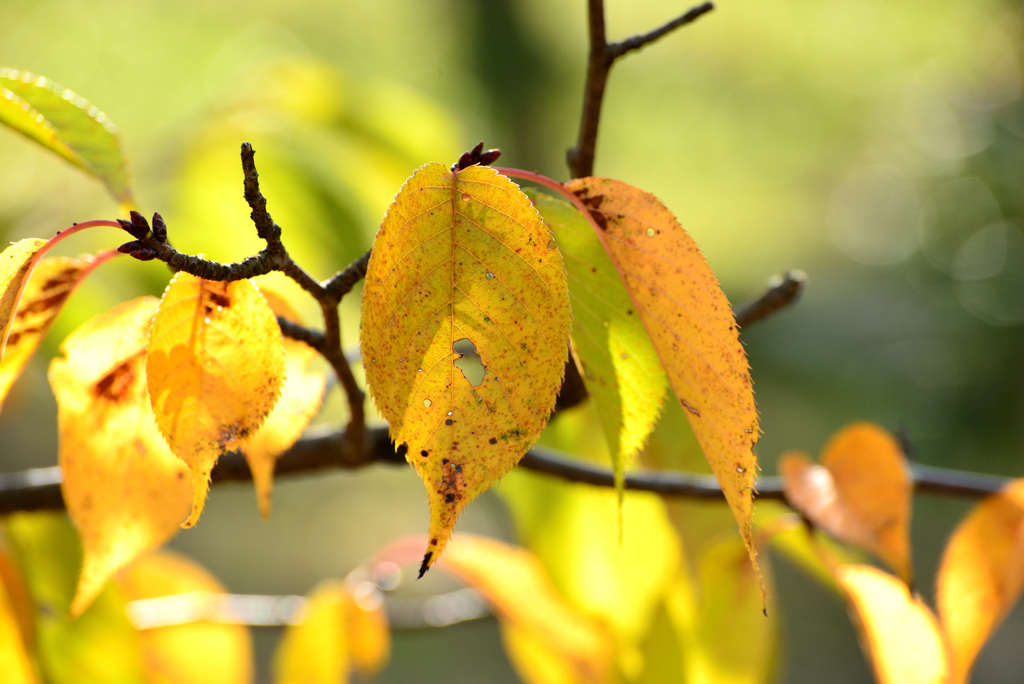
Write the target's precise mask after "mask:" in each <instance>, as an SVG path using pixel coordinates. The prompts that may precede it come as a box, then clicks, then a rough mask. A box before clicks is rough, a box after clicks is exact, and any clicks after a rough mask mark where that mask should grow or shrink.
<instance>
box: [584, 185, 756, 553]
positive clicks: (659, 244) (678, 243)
mask: <svg viewBox="0 0 1024 684" xmlns="http://www.w3.org/2000/svg"><path fill="white" fill-rule="evenodd" d="M565 188H566V190H568V191H570V192H572V193H574V194H575V195H576V196H577V198H579V200H580V201H581V202H582V203H583V205H584V206H585V207H586V208H587V210H588V211H589V212H590V214H591V216H592V217H593V220H594V222H595V224H596V228H597V231H596V232H597V235H598V237H599V238H600V239H601V242H602V243H603V244H604V247H605V250H606V251H607V252H608V254H610V255H611V257H612V260H613V261H614V262H615V265H616V267H617V268H618V270H619V275H620V276H621V278H622V282H623V283H624V284H625V286H626V289H627V290H628V291H629V295H630V297H631V298H632V300H633V304H634V305H635V306H636V311H637V313H638V314H639V316H640V320H641V321H643V324H644V327H645V328H646V329H647V333H648V335H649V336H650V339H651V342H652V343H653V344H654V348H655V350H656V351H657V353H658V356H659V357H660V358H661V362H662V365H663V366H664V368H665V371H666V372H667V374H668V382H669V385H670V386H671V387H672V389H673V390H674V391H675V393H676V397H677V398H678V399H679V403H680V404H681V405H682V407H683V408H684V409H686V417H687V419H689V421H690V425H691V426H692V427H693V432H694V434H695V435H696V437H697V441H698V442H700V445H701V448H702V449H703V450H704V455H705V456H706V457H707V459H708V462H709V463H710V464H711V468H712V470H713V471H714V473H715V476H716V477H717V478H718V482H719V483H720V484H721V486H722V491H723V492H724V493H725V498H726V501H728V502H729V507H730V508H731V509H732V511H733V514H734V515H735V516H736V521H737V522H738V523H739V527H740V534H741V535H742V537H743V540H744V542H745V543H746V546H747V551H748V553H749V554H750V558H751V562H753V563H755V565H756V556H757V552H756V550H755V549H754V545H753V541H752V537H751V516H752V514H753V497H752V495H753V486H754V474H755V470H756V469H757V459H756V457H755V456H754V452H753V448H752V447H753V445H754V444H755V443H756V442H757V439H758V435H759V431H758V420H757V410H756V408H755V406H754V389H753V385H752V384H751V381H750V371H749V367H748V365H747V356H746V353H745V351H744V349H743V345H742V344H740V341H739V331H738V330H737V326H736V321H735V319H734V317H733V314H732V309H731V308H730V306H729V301H728V300H727V299H726V297H725V294H723V293H722V289H721V287H720V286H719V284H718V280H717V279H716V278H715V274H714V273H712V271H711V268H710V267H709V266H708V264H707V262H706V261H705V260H704V256H703V255H702V254H701V253H700V250H699V249H698V248H697V245H696V243H694V241H693V238H691V237H690V235H689V234H688V233H687V232H686V231H685V230H684V229H683V227H682V226H680V225H679V222H678V221H677V220H676V218H675V216H673V215H672V212H670V211H669V210H668V209H667V208H666V207H665V206H664V205H663V204H662V203H661V201H660V200H658V198H656V197H655V196H654V195H651V194H650V193H647V192H644V191H643V190H640V189H639V188H635V187H633V186H631V185H627V184H626V183H623V182H621V181H616V180H612V179H608V178H593V177H592V178H581V179H577V180H574V181H571V182H569V183H567V184H566V186H565Z"/></svg>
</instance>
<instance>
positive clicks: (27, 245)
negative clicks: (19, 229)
mask: <svg viewBox="0 0 1024 684" xmlns="http://www.w3.org/2000/svg"><path fill="white" fill-rule="evenodd" d="M46 244H47V243H46V240H40V239H39V238H27V239H25V240H21V241H19V242H15V243H14V244H13V245H11V246H10V247H8V248H7V249H5V250H4V251H3V252H0V359H2V358H3V356H4V351H5V349H6V347H7V338H8V336H9V335H10V332H11V326H12V325H13V323H14V317H15V314H16V313H17V310H18V302H20V301H21V293H22V290H23V289H24V287H25V284H26V282H27V281H28V278H29V276H31V275H32V269H33V267H34V263H33V259H34V258H35V256H36V254H37V253H38V252H39V251H40V250H42V249H43V247H44V246H45V245H46Z"/></svg>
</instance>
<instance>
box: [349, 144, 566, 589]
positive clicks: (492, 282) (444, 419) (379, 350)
mask: <svg viewBox="0 0 1024 684" xmlns="http://www.w3.org/2000/svg"><path fill="white" fill-rule="evenodd" d="M362 316H363V317H362V326H361V327H362V335H361V338H362V351H363V365H364V366H365V368H366V376H367V382H368V384H369V386H370V389H371V390H372V392H373V395H374V398H375V399H376V402H377V407H378V408H379V409H380V411H381V413H382V414H383V415H384V417H385V418H386V419H387V420H388V422H389V423H390V429H391V436H392V438H393V439H394V441H395V442H396V443H397V444H402V443H405V444H407V445H408V447H409V450H408V455H407V458H408V460H409V461H410V463H412V464H413V465H414V466H415V468H416V470H417V471H418V472H419V474H420V477H421V478H423V481H424V483H425V484H426V487H427V494H428V496H429V498H430V509H431V518H430V520H431V522H430V537H429V539H430V541H429V543H428V546H427V552H426V555H425V556H424V559H423V565H422V570H423V571H426V569H427V568H429V567H430V565H431V564H432V563H433V562H434V561H435V560H436V559H437V557H438V556H439V555H440V553H441V551H442V550H443V549H444V546H445V544H447V543H448V539H449V537H450V535H451V532H452V528H453V527H454V526H455V521H456V519H457V518H458V515H459V513H460V512H461V511H462V509H463V508H465V506H466V505H467V504H468V503H469V501H470V500H471V499H473V498H474V497H475V496H477V495H478V494H480V493H481V492H483V491H484V490H486V489H487V488H488V487H490V486H491V485H492V484H494V483H495V482H496V481H497V480H498V479H499V478H500V477H501V476H502V475H504V474H505V473H506V472H508V471H509V470H510V469H511V468H512V467H513V466H514V465H515V464H516V463H518V462H519V459H520V458H522V456H523V454H524V453H526V451H527V449H529V447H530V446H531V445H532V444H533V443H534V442H535V441H536V439H537V437H538V436H539V435H540V432H541V430H542V429H543V428H544V425H545V424H546V423H547V420H548V416H549V414H550V412H551V409H552V408H553V407H554V403H555V394H556V393H557V391H558V388H559V386H560V384H561V380H562V374H563V371H564V364H565V359H566V354H567V351H568V340H569V323H570V318H569V303H568V293H567V290H566V280H565V268H564V266H563V264H562V258H561V256H560V255H559V252H558V250H557V249H556V248H555V243H554V240H552V239H551V234H550V232H549V231H548V229H547V227H546V226H545V225H544V223H543V222H542V221H541V219H540V216H539V215H538V214H537V210H536V209H534V208H533V205H532V204H530V201H529V200H528V199H527V198H526V196H525V195H523V194H522V193H521V192H520V191H519V189H518V188H517V187H516V186H515V185H514V184H512V182H511V181H509V180H508V179H507V178H505V177H503V176H500V175H499V174H498V173H497V172H496V171H494V170H493V169H489V168H484V167H479V166H471V167H469V168H468V169H465V170H462V171H458V172H450V171H448V170H447V169H446V168H445V167H443V166H442V165H440V164H427V165H426V166H423V167H422V168H420V169H419V170H418V171H416V173H415V174H413V176H412V177H411V178H410V179H409V180H408V181H407V182H406V184H405V186H404V187H403V188H402V189H401V191H399V193H398V196H397V197H396V198H395V202H394V204H392V205H391V208H390V209H388V213H387V215H386V216H385V218H384V222H383V224H382V225H381V230H380V233H378V235H377V238H376V240H375V242H374V248H373V257H372V258H371V259H370V264H369V269H368V271H367V275H366V281H365V285H364V289H363V308H362ZM463 339H466V340H468V341H469V342H470V343H472V345H473V346H474V347H475V349H476V351H477V353H478V354H479V356H480V360H481V363H482V364H483V367H484V377H483V379H482V380H481V381H480V382H479V383H478V384H477V385H474V384H473V383H471V382H470V380H469V379H467V378H466V376H465V375H464V374H463V372H462V370H461V369H460V367H458V366H457V365H456V363H455V362H456V360H457V359H459V358H460V356H461V354H460V353H458V352H456V351H455V350H454V344H455V343H456V342H459V341H460V340H463Z"/></svg>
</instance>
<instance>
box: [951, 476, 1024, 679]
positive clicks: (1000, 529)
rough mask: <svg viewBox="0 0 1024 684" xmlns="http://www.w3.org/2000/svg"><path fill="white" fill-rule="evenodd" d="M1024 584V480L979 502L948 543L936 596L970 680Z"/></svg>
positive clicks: (962, 673)
mask: <svg viewBox="0 0 1024 684" xmlns="http://www.w3.org/2000/svg"><path fill="white" fill-rule="evenodd" d="M1022 588H1024V480H1017V481H1015V482H1013V483H1012V484H1010V485H1009V486H1007V487H1006V488H1005V489H1004V490H1003V491H1002V492H1000V493H999V494H995V495H993V496H990V497H989V498H987V499H985V500H984V501H982V502H981V503H980V504H978V505H977V506H976V507H975V508H974V510H973V511H971V513H970V515H968V516H967V518H966V519H965V520H964V521H963V522H962V523H960V526H959V527H958V528H957V530H956V532H954V533H953V537H952V539H950V540H949V543H948V544H947V545H946V550H945V553H944V554H943V556H942V564H941V565H940V567H939V578H938V583H937V588H936V589H937V597H936V602H937V604H938V609H939V617H940V618H941V622H942V628H943V630H944V631H945V633H946V636H947V638H948V641H949V644H950V650H951V651H952V659H953V670H954V672H955V675H956V676H955V678H954V682H958V683H959V682H965V681H967V677H968V675H969V673H970V670H971V666H972V665H973V664H974V659H975V658H976V657H977V656H978V652H979V651H981V648H982V646H984V644H985V641H986V640H987V639H988V637H989V635H991V634H992V632H993V630H995V628H996V627H997V626H998V625H999V623H1000V622H1002V621H1003V618H1005V617H1006V614H1007V613H1009V612H1010V609H1011V608H1012V607H1013V605H1014V604H1015V603H1016V602H1017V600H1018V599H1019V598H1020V594H1021V589H1022Z"/></svg>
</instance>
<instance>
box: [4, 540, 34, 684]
mask: <svg viewBox="0 0 1024 684" xmlns="http://www.w3.org/2000/svg"><path fill="white" fill-rule="evenodd" d="M4 568H6V569H7V572H4V571H3V569H4ZM11 570H13V567H11V561H10V559H8V558H7V556H6V554H4V552H3V551H2V550H0V673H2V674H3V677H4V680H3V681H4V684H37V683H38V681H39V678H38V677H37V676H36V673H35V671H34V669H33V666H32V659H31V657H30V656H29V652H28V643H27V636H28V633H27V630H26V629H25V625H24V616H23V614H22V610H21V607H20V606H19V605H18V604H19V603H20V601H19V598H20V597H18V596H17V595H16V594H15V592H12V591H11V587H10V585H9V580H10V579H14V578H13V576H11V575H10V571H11ZM18 579H19V580H20V578H18Z"/></svg>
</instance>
